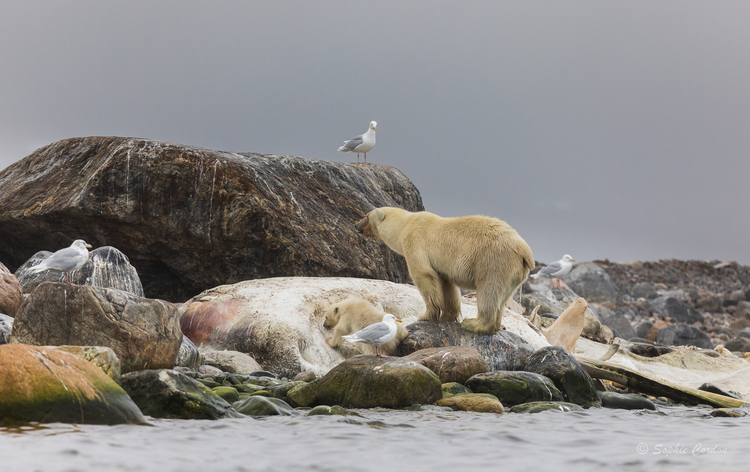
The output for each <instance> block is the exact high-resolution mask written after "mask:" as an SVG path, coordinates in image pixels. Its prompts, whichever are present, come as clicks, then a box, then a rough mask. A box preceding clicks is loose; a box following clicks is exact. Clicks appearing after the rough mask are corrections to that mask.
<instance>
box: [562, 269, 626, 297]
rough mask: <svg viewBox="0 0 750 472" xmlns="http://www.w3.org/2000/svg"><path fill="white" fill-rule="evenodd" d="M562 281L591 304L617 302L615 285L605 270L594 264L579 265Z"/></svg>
mask: <svg viewBox="0 0 750 472" xmlns="http://www.w3.org/2000/svg"><path fill="white" fill-rule="evenodd" d="M562 280H563V282H565V283H566V284H567V285H568V286H569V287H570V289H571V290H573V291H574V292H575V293H577V294H578V295H579V296H581V297H583V298H585V299H586V301H587V302H589V303H615V302H616V301H617V289H616V287H615V283H614V282H613V281H612V279H611V278H610V276H609V274H607V272H606V271H605V270H604V269H602V268H601V267H599V266H598V265H596V264H594V263H593V262H583V263H581V264H577V265H576V266H575V267H574V268H573V270H571V271H570V273H569V274H568V275H566V276H565V277H563V278H562Z"/></svg>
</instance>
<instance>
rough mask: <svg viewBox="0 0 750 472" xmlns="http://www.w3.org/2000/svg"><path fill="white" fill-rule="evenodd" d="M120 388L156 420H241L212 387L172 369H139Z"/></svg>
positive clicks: (121, 381)
mask: <svg viewBox="0 0 750 472" xmlns="http://www.w3.org/2000/svg"><path fill="white" fill-rule="evenodd" d="M120 385H122V388H124V389H125V391H126V392H128V395H130V398H132V399H133V401H134V402H135V403H136V404H137V405H138V407H139V408H140V409H141V411H142V412H143V413H144V414H146V415H149V416H153V417H154V418H175V419H204V420H217V419H220V418H239V417H241V416H242V415H240V414H239V413H237V412H236V411H235V410H234V408H232V406H231V405H230V404H229V403H227V402H226V401H225V400H224V399H222V398H221V397H219V396H218V395H216V394H215V393H214V392H213V391H212V390H211V389H210V388H208V387H206V386H205V385H203V384H202V383H200V382H198V381H196V380H193V379H191V378H190V377H188V376H186V375H184V374H181V373H179V372H175V371H173V370H166V369H163V370H139V371H136V372H130V373H128V374H125V375H123V376H122V378H121V379H120Z"/></svg>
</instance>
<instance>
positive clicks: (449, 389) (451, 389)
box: [441, 382, 474, 398]
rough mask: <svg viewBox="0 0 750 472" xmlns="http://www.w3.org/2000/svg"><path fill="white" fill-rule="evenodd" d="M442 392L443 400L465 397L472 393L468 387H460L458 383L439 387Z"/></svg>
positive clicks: (449, 383)
mask: <svg viewBox="0 0 750 472" xmlns="http://www.w3.org/2000/svg"><path fill="white" fill-rule="evenodd" d="M441 388H442V390H443V398H448V397H452V396H453V395H465V394H467V393H474V392H472V391H471V389H469V388H468V387H466V386H464V385H461V384H460V383H458V382H448V383H444V384H443V385H442V386H441Z"/></svg>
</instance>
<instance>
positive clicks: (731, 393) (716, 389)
mask: <svg viewBox="0 0 750 472" xmlns="http://www.w3.org/2000/svg"><path fill="white" fill-rule="evenodd" d="M698 390H703V391H704V392H711V393H717V394H719V395H724V396H725V397H731V398H736V399H737V400H742V395H740V394H739V393H737V392H734V391H732V390H724V389H723V388H720V387H718V386H716V385H714V384H712V383H709V382H706V383H704V384H703V385H701V386H700V387H698Z"/></svg>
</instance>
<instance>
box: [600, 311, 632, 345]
mask: <svg viewBox="0 0 750 472" xmlns="http://www.w3.org/2000/svg"><path fill="white" fill-rule="evenodd" d="M596 311H597V313H599V318H600V319H601V320H602V324H604V325H606V326H608V327H609V328H610V329H611V330H612V333H614V335H615V336H617V337H618V338H621V339H630V338H634V337H636V336H637V335H636V332H635V330H634V329H633V326H632V325H631V324H630V321H628V319H627V318H626V316H625V315H626V314H628V313H630V314H632V311H630V308H627V307H619V306H618V307H616V308H615V310H614V311H612V310H610V309H608V308H606V307H604V306H601V305H597V306H596Z"/></svg>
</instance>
